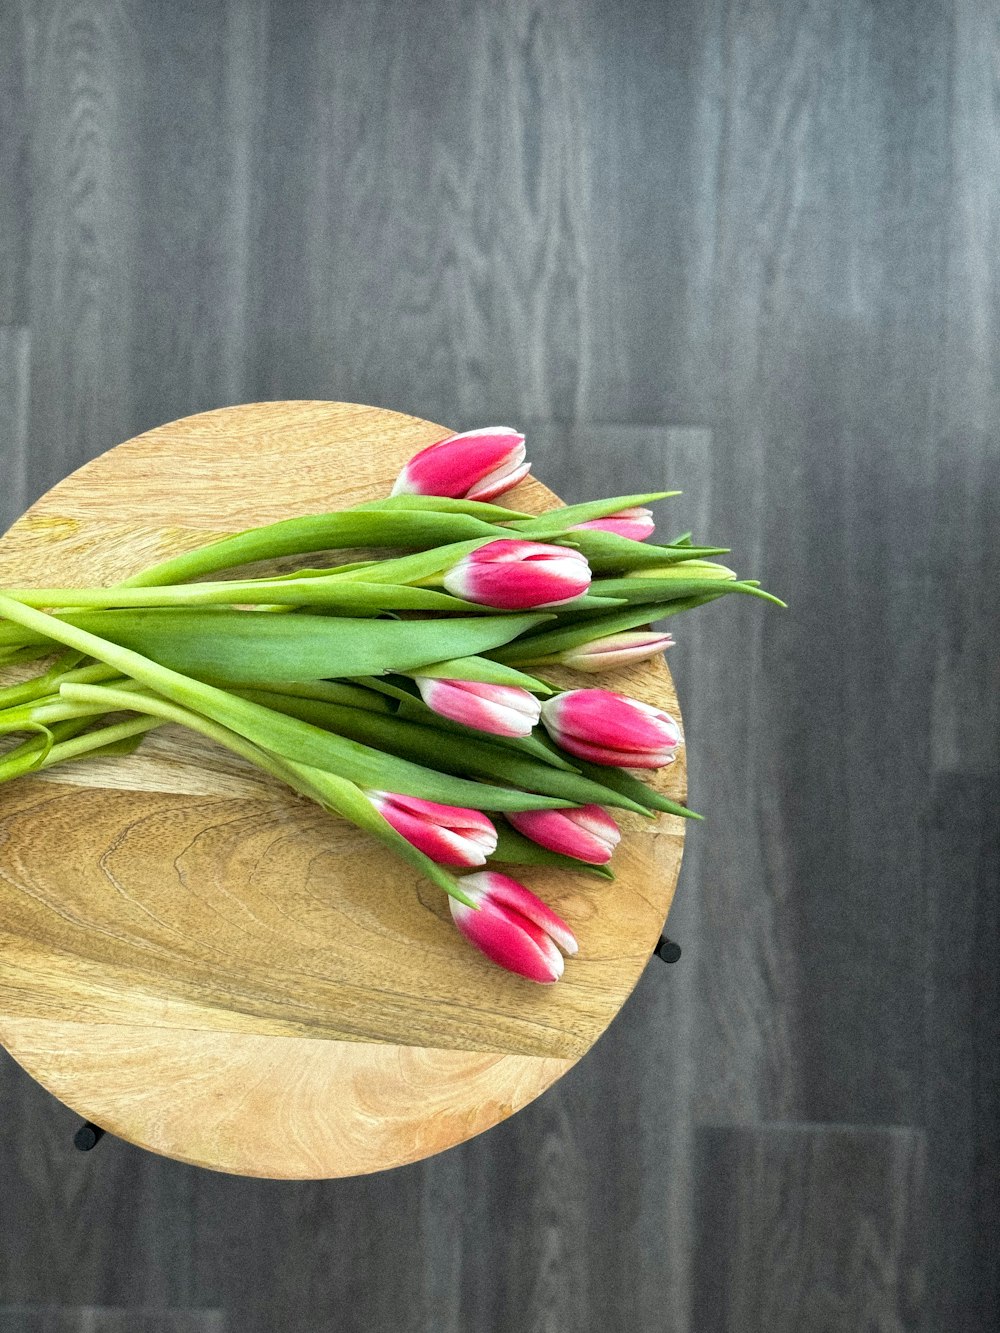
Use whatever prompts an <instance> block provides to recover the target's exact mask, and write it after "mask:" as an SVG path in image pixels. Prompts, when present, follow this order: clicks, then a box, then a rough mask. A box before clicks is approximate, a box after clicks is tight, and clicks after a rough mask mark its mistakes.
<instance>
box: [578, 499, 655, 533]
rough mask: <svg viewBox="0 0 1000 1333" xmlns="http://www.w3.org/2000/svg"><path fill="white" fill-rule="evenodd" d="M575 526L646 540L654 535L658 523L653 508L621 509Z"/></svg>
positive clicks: (634, 507) (635, 507)
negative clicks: (655, 520)
mask: <svg viewBox="0 0 1000 1333" xmlns="http://www.w3.org/2000/svg"><path fill="white" fill-rule="evenodd" d="M573 527H574V528H593V529H594V530H595V531H597V532H613V533H614V534H615V536H617V537H631V539H632V540H633V541H634V542H641V541H645V539H646V538H647V537H649V536H651V535H652V532H653V529H654V528H655V527H656V523H655V522H654V520H653V511H652V510H651V509H640V508H638V507H637V506H634V505H633V507H632V508H631V509H619V510H618V512H617V513H616V514H608V515H607V517H606V518H592V519H589V520H588V521H587V522H586V523H574V524H573Z"/></svg>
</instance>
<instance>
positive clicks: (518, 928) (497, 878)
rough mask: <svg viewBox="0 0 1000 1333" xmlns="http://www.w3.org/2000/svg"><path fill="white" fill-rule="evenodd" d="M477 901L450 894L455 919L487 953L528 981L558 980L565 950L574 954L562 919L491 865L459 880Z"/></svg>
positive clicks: (467, 892)
mask: <svg viewBox="0 0 1000 1333" xmlns="http://www.w3.org/2000/svg"><path fill="white" fill-rule="evenodd" d="M458 882H459V885H460V886H461V888H462V889H463V890H464V892H465V893H466V894H467V895H468V896H469V897H470V898H471V899H472V901H473V902H474V903H475V904H476V906H475V907H467V906H466V905H465V904H464V903H460V902H458V901H457V899H455V898H449V899H448V903H449V906H450V907H451V915H452V917H453V918H454V921H455V925H456V926H458V928H459V930H460V931H461V932H462V934H463V935H464V936H465V937H466V939H467V940H469V941H470V942H471V943H472V944H474V945H475V946H476V948H477V949H479V950H480V951H481V952H482V953H484V954H485V955H486V957H487V958H491V959H492V960H493V962H495V963H499V964H500V966H501V967H505V968H507V970H508V971H509V972H516V973H517V974H518V975H519V976H522V977H528V978H529V979H530V980H532V981H558V980H559V978H560V977H561V976H562V973H563V967H564V966H565V964H564V962H563V956H562V954H561V953H560V952H559V949H558V948H556V945H559V947H560V948H561V949H562V950H563V952H564V953H568V954H574V953H576V951H577V947H578V946H577V942H576V940H575V939H574V937H573V932H572V931H571V930H570V928H569V926H567V925H566V922H565V921H563V920H562V918H561V917H558V916H556V914H555V912H553V911H552V909H551V908H549V907H546V905H545V903H543V902H542V900H541V899H540V898H536V897H535V895H534V894H533V893H532V892H531V891H530V890H529V889H526V888H525V887H524V885H523V884H518V882H517V880H516V879H510V878H509V877H508V876H507V875H501V874H499V873H498V872H497V871H495V870H484V871H481V872H480V873H479V874H478V875H464V876H463V877H462V878H461V879H460V880H459V881H458Z"/></svg>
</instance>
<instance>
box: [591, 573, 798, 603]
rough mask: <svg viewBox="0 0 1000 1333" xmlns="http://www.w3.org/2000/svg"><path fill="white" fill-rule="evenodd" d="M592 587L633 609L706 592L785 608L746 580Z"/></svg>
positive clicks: (635, 581) (604, 582) (615, 582)
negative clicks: (740, 596)
mask: <svg viewBox="0 0 1000 1333" xmlns="http://www.w3.org/2000/svg"><path fill="white" fill-rule="evenodd" d="M591 586H593V587H596V588H598V589H599V590H600V591H601V593H602V594H603V593H605V592H607V593H608V594H610V595H611V596H613V597H619V598H621V599H622V600H624V601H626V602H630V603H632V604H633V605H637V604H641V603H643V602H669V601H674V600H675V599H676V600H679V599H681V598H688V597H697V596H699V595H700V594H702V593H709V592H714V593H716V594H717V595H718V596H724V595H725V594H726V593H730V592H740V593H748V594H749V595H750V596H752V597H760V598H762V599H763V600H764V601H767V602H773V603H774V604H775V605H777V606H784V605H785V603H784V602H783V601H781V600H780V598H777V597H774V596H772V594H771V593H769V592H764V590H763V589H762V588H758V587H757V586H755V584H754V583H753V582H752V581H751V580H747V579H735V580H722V579H711V578H709V579H704V578H700V579H699V578H694V579H688V578H669V579H653V578H632V579H600V580H599V581H598V582H597V583H595V584H593V585H591Z"/></svg>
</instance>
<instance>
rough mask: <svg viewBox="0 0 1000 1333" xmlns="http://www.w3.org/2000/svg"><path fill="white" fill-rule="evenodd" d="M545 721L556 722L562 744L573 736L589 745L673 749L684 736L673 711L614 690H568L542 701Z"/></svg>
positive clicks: (629, 749) (624, 749)
mask: <svg viewBox="0 0 1000 1333" xmlns="http://www.w3.org/2000/svg"><path fill="white" fill-rule="evenodd" d="M542 720H543V721H544V722H545V723H546V725H548V724H549V722H550V721H551V722H552V723H553V725H554V726H555V728H556V730H557V731H558V733H559V734H558V737H557V739H558V741H559V743H560V744H562V743H563V741H564V740H565V739H568V738H570V737H573V738H575V739H577V740H580V741H583V742H585V743H586V744H590V745H596V746H598V747H602V748H608V749H613V750H621V751H628V752H632V751H643V750H662V749H664V748H665V747H666V748H673V747H674V746H676V745H678V744H679V743H680V739H681V736H680V728H679V727H678V726H677V723H676V722H675V721H674V719H673V718H672V717H671V716H670V715H669V713H665V712H664V711H663V710H662V709H661V708H655V707H654V706H653V705H652V704H647V703H644V702H643V701H642V700H640V699H630V698H629V697H628V696H627V695H622V694H615V693H614V692H613V691H611V690H600V689H592V690H587V689H584V690H567V691H565V692H564V693H563V694H560V695H558V696H557V697H556V698H555V699H549V700H546V701H545V703H543V704H542ZM567 748H568V747H567Z"/></svg>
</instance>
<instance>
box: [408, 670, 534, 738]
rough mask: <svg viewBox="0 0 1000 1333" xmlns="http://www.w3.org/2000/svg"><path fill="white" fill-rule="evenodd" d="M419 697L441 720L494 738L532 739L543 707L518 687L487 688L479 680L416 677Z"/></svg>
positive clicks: (498, 686)
mask: <svg viewBox="0 0 1000 1333" xmlns="http://www.w3.org/2000/svg"><path fill="white" fill-rule="evenodd" d="M413 679H414V680H415V681H416V684H417V688H418V689H419V690H420V697H421V698H422V699H423V701H424V703H425V704H426V705H427V707H428V708H432V709H433V710H434V712H435V713H439V714H440V715H441V717H448V718H451V720H452V721H453V722H462V723H464V724H465V726H467V727H475V728H476V730H477V731H488V732H491V733H492V734H493V735H494V736H530V735H531V729H532V727H533V726H534V725H535V724H536V722H537V721H538V718H539V716H540V713H541V705H540V704H539V702H538V700H537V699H536V698H535V696H534V695H533V694H531V693H530V692H529V691H528V690H522V689H521V688H520V687H519V686H517V685H487V684H485V683H484V682H483V681H478V680H438V679H436V678H435V677H433V676H414V677H413Z"/></svg>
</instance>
